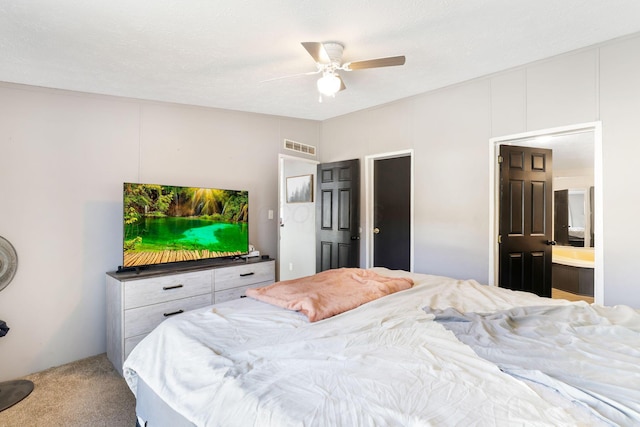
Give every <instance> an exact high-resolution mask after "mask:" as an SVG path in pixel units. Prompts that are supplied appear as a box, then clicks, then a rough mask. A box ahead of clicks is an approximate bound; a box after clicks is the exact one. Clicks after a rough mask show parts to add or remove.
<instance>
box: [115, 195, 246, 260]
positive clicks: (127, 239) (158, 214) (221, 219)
mask: <svg viewBox="0 0 640 427" xmlns="http://www.w3.org/2000/svg"><path fill="white" fill-rule="evenodd" d="M123 196H124V257H123V258H124V263H123V266H124V267H135V266H143V265H152V264H164V263H172V262H179V261H194V260H201V259H208V258H219V257H231V256H236V255H242V254H245V253H247V251H248V247H249V226H248V224H249V209H248V201H249V195H248V192H247V191H235V190H220V189H215V188H198V187H175V186H166V185H154V184H133V183H124V191H123Z"/></svg>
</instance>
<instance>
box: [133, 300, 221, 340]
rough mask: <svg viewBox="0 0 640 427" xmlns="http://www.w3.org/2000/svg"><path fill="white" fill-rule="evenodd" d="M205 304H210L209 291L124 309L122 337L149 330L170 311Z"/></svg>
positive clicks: (168, 315) (169, 315) (169, 313)
mask: <svg viewBox="0 0 640 427" xmlns="http://www.w3.org/2000/svg"><path fill="white" fill-rule="evenodd" d="M207 305H211V293H208V294H205V295H198V296H195V297H190V298H183V299H179V300H175V301H168V302H164V303H161V304H154V305H148V306H144V307H138V308H132V309H129V310H125V312H124V338H125V339H126V338H129V337H133V336H136V335H141V334H146V333H149V332H151V331H152V330H153V329H154V328H155V327H156V326H158V325H159V324H160V323H162V321H163V320H165V319H167V318H168V317H171V316H172V315H173V314H172V313H176V312H180V310H182V311H189V310H194V309H196V308H200V307H206V306H207Z"/></svg>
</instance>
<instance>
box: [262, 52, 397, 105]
mask: <svg viewBox="0 0 640 427" xmlns="http://www.w3.org/2000/svg"><path fill="white" fill-rule="evenodd" d="M302 46H303V47H304V48H305V49H306V50H307V52H309V55H311V57H312V58H313V60H314V61H315V62H316V67H317V70H316V71H312V72H309V73H302V74H295V76H299V75H311V74H320V73H322V77H320V78H319V79H318V82H317V85H318V91H319V92H320V102H322V95H324V96H331V97H334V96H335V95H336V93H338V92H340V91H342V90H345V89H346V88H347V87H346V86H345V84H344V81H342V77H340V74H338V71H354V70H364V69H367V68H379V67H391V66H395V65H404V63H405V57H404V56H390V57H387V58H378V59H368V60H365V61H355V62H346V63H342V52H343V51H344V44H342V43H340V42H322V43H320V42H302ZM285 77H293V76H285ZM280 78H284V77H280ZM271 80H276V79H271Z"/></svg>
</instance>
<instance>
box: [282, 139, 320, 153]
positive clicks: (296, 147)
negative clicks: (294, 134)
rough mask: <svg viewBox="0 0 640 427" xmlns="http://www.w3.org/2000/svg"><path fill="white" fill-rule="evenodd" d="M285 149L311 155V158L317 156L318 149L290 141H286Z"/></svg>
mask: <svg viewBox="0 0 640 427" xmlns="http://www.w3.org/2000/svg"><path fill="white" fill-rule="evenodd" d="M284 148H286V149H287V150H291V151H297V152H298V153H304V154H309V155H311V156H315V155H316V147H314V146H313V145H308V144H303V143H301V142H296V141H292V140H290V139H285V140H284Z"/></svg>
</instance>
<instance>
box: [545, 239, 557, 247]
mask: <svg viewBox="0 0 640 427" xmlns="http://www.w3.org/2000/svg"><path fill="white" fill-rule="evenodd" d="M546 243H547V245H550V246H553V245H555V244H556V241H555V240H547V242H546Z"/></svg>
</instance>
